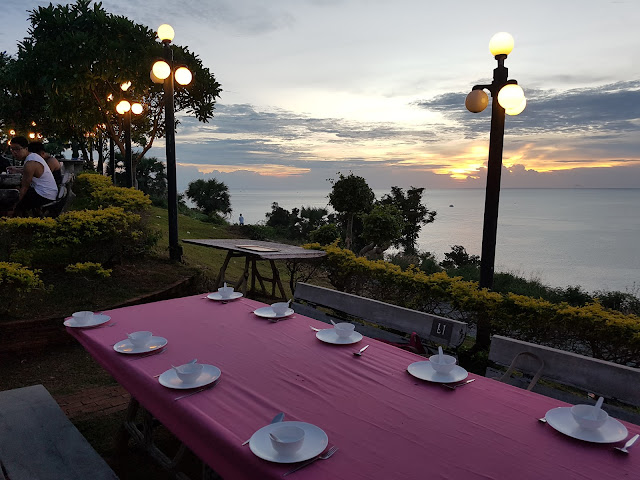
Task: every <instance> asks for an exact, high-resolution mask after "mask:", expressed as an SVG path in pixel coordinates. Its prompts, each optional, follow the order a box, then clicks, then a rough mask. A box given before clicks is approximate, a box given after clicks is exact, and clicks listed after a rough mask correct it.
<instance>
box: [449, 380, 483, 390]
mask: <svg viewBox="0 0 640 480" xmlns="http://www.w3.org/2000/svg"><path fill="white" fill-rule="evenodd" d="M475 381H476V379H475V378H472V379H471V380H467V381H466V382H462V383H456V384H454V385H451V384H449V383H443V384H442V386H443V387H447V388H450V389H451V390H455V389H456V388H458V387H462V386H463V385H468V384H470V383H471V382H475Z"/></svg>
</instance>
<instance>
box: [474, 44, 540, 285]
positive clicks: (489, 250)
mask: <svg viewBox="0 0 640 480" xmlns="http://www.w3.org/2000/svg"><path fill="white" fill-rule="evenodd" d="M489 50H490V51H491V54H492V55H493V56H494V57H495V59H496V60H497V61H498V67H497V68H495V69H494V70H493V82H492V83H491V84H490V85H475V86H474V87H473V89H472V90H471V93H469V95H467V99H466V101H465V106H466V107H467V109H468V110H469V111H470V112H473V113H478V112H481V111H483V110H484V109H485V108H486V107H487V105H488V104H489V98H488V96H487V94H486V93H485V91H484V90H485V89H486V90H488V91H489V93H491V96H492V97H493V100H492V103H491V132H490V134H489V161H488V164H487V189H486V194H485V202H484V226H483V229H482V256H481V257H480V288H489V289H490V288H492V287H493V273H494V265H495V258H496V233H497V230H498V203H499V200H500V176H501V173H502V147H503V140H504V123H505V113H506V114H508V115H518V114H519V113H520V112H522V111H523V110H524V107H525V106H526V104H527V101H526V99H525V97H524V92H523V91H522V88H520V87H519V86H518V82H517V81H515V80H508V79H507V76H508V69H507V68H506V67H505V66H504V61H505V59H506V58H507V55H509V54H510V53H511V50H513V37H512V36H511V35H509V34H508V33H505V32H501V33H497V34H495V35H494V36H493V37H492V38H491V41H490V42H489Z"/></svg>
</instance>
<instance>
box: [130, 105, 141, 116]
mask: <svg viewBox="0 0 640 480" xmlns="http://www.w3.org/2000/svg"><path fill="white" fill-rule="evenodd" d="M142 110H143V108H142V104H141V103H137V102H136V103H134V104H133V105H131V113H133V114H135V115H140V114H141V113H142Z"/></svg>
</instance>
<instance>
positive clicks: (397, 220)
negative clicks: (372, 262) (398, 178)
mask: <svg viewBox="0 0 640 480" xmlns="http://www.w3.org/2000/svg"><path fill="white" fill-rule="evenodd" d="M403 228H404V220H403V219H402V212H401V211H400V210H398V209H397V208H396V207H395V206H394V205H376V206H375V207H373V209H372V210H371V211H370V212H369V213H365V214H364V215H363V216H362V239H363V240H364V241H365V242H367V245H365V246H364V247H363V248H362V250H360V252H359V255H372V254H374V255H381V254H382V253H383V252H384V251H385V250H386V249H388V248H389V247H390V246H391V244H392V243H393V242H394V241H395V240H397V239H398V238H399V237H400V235H401V234H402V230H403Z"/></svg>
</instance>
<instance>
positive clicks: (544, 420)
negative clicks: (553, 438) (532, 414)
mask: <svg viewBox="0 0 640 480" xmlns="http://www.w3.org/2000/svg"><path fill="white" fill-rule="evenodd" d="M538 421H539V422H540V423H547V419H546V418H545V417H542V418H539V419H538Z"/></svg>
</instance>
